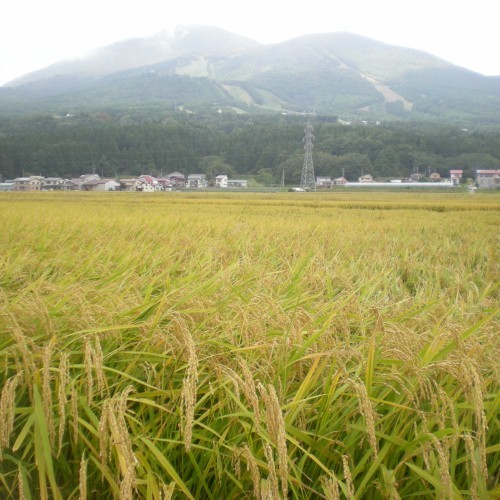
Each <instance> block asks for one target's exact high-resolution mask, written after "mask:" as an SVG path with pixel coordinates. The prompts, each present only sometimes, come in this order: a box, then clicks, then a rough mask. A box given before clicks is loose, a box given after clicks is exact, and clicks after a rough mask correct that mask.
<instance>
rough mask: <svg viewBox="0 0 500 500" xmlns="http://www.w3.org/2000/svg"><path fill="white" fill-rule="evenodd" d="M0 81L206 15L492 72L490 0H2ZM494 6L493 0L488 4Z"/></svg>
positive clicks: (493, 13)
mask: <svg viewBox="0 0 500 500" xmlns="http://www.w3.org/2000/svg"><path fill="white" fill-rule="evenodd" d="M2 3H3V5H2V9H1V10H0V12H1V21H0V85H2V84H4V83H5V82H7V81H9V80H11V79H13V78H16V77H18V76H20V75H22V74H25V73H28V72H30V71H34V70H36V69H39V68H42V67H44V66H47V65H49V64H51V63H54V62H57V61H60V60H61V59H66V58H71V57H74V56H77V55H80V54H83V53H85V52H86V51H90V50H91V49H94V48H97V47H100V46H103V45H107V44H110V43H113V42H116V41H119V40H123V39H126V38H130V37H134V36H148V35H154V34H155V33H157V32H159V31H161V30H164V29H171V28H172V27H174V26H175V25H178V24H187V25H189V24H206V25H211V26H218V27H221V28H224V29H227V30H228V31H231V32H233V33H238V34H240V35H245V36H247V37H250V38H253V39H254V40H257V41H259V42H262V43H277V42H282V41H284V40H287V39H290V38H293V37H296V36H300V35H304V34H307V33H320V32H336V31H348V32H351V33H356V34H359V35H364V36H367V37H370V38H374V39H375V40H379V41H382V42H386V43H390V44H394V45H401V46H404V47H412V48H416V49H421V50H423V51H425V52H429V53H431V54H434V55H436V56H438V57H440V58H442V59H445V60H447V61H449V62H451V63H454V64H457V65H459V66H463V67H465V68H468V69H471V70H473V71H477V72H479V73H483V74H486V75H500V56H499V54H498V47H499V46H500V42H499V37H498V28H497V26H498V23H499V18H498V14H499V13H500V2H499V1H498V0H474V1H472V2H471V1H468V2H460V1H458V0H453V1H452V0H419V1H416V0H342V1H341V2H335V1H332V0H330V1H326V0H304V2H299V1H295V2H294V1H290V0H288V1H285V0H252V1H249V2H238V1H236V0H179V1H177V2H172V1H168V0H139V1H133V2H132V1H130V0H86V1H81V0H73V1H72V0H4V1H3V2H2ZM497 5H498V7H497Z"/></svg>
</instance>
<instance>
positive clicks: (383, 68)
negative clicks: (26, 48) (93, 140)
mask: <svg viewBox="0 0 500 500" xmlns="http://www.w3.org/2000/svg"><path fill="white" fill-rule="evenodd" d="M111 59H112V60H113V61H114V63H113V64H110V63H109V61H110V60H111ZM102 68H105V71H104V70H103V69H102ZM16 82H17V83H16ZM14 83H15V85H12V82H11V85H10V86H9V85H4V86H3V87H2V88H0V104H3V105H4V106H7V108H8V110H10V112H11V113H16V112H19V110H21V109H22V108H23V104H22V103H23V101H24V109H26V108H28V107H29V106H30V104H31V105H32V107H33V108H34V109H40V110H46V109H47V108H50V106H52V109H54V110H55V109H57V106H58V105H59V104H60V103H61V102H63V101H64V100H65V99H66V100H67V99H68V98H69V95H71V99H72V102H74V101H78V102H79V103H80V107H81V108H82V109H86V110H89V109H103V108H106V110H110V109H113V108H126V107H128V108H129V109H132V110H133V109H137V108H140V107H146V108H148V109H152V110H153V109H155V106H158V105H160V106H161V107H162V108H163V109H167V108H168V109H177V110H178V109H188V110H190V111H192V112H197V111H200V110H201V109H205V110H210V109H221V108H224V107H226V108H227V109H228V110H230V109H232V110H234V111H235V112H242V113H243V112H277V111H280V112H286V111H292V112H306V113H311V112H315V113H320V114H327V115H337V116H343V117H344V118H346V117H347V118H349V117H350V116H352V117H356V118H363V117H365V118H367V119H370V120H371V119H374V120H375V119H387V118H388V117H390V118H392V119H403V120H408V119H420V120H425V119H427V120H444V121H450V120H455V121H457V122H463V123H467V122H478V123H480V122H486V123H499V122H500V118H499V117H500V77H488V76H484V75H481V74H479V73H475V72H473V71H470V70H467V69H464V68H460V67H459V66H456V65H453V64H451V63H448V62H446V61H444V60H442V59H440V58H438V57H436V56H433V55H431V54H428V53H426V52H423V51H420V50H417V49H408V48H404V47H398V46H393V45H389V44H385V43H383V42H379V41H376V40H372V39H370V38H367V37H364V36H361V35H354V34H351V33H346V32H339V33H320V34H309V35H303V36H301V37H297V38H292V39H290V40H287V41H285V42H281V43H277V44H268V45H263V44H259V43H258V42H255V41H253V40H251V39H248V38H246V37H242V36H240V35H236V34H233V33H229V32H227V31H225V30H222V29H220V28H212V27H207V26H197V27H193V28H184V29H183V30H180V31H177V32H176V33H174V34H173V35H171V34H165V33H164V34H161V33H160V34H157V35H155V36H154V37H149V38H137V39H131V40H125V41H121V42H117V43H115V44H112V45H110V46H107V47H104V48H102V49H100V50H99V51H98V52H97V53H96V54H94V56H93V57H91V58H90V59H88V60H87V63H84V62H83V61H80V62H79V63H78V64H76V65H75V64H73V65H72V64H71V63H64V62H61V63H56V65H51V66H49V67H47V68H44V69H42V70H39V71H38V72H34V73H31V74H28V75H24V76H23V77H20V78H18V79H16V80H14ZM58 102H59V104H57V103H58ZM82 103H84V104H82ZM179 105H180V106H179ZM16 110H17V111H16ZM8 112H9V111H8Z"/></svg>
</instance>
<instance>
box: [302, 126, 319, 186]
mask: <svg viewBox="0 0 500 500" xmlns="http://www.w3.org/2000/svg"><path fill="white" fill-rule="evenodd" d="M304 132H305V133H306V135H305V137H304V143H305V144H304V151H305V154H304V166H303V167H302V177H301V179H300V187H301V188H302V189H306V190H308V191H316V178H315V177H314V165H313V156H312V150H313V140H314V135H313V126H312V124H311V120H308V121H307V125H306V128H305V129H304Z"/></svg>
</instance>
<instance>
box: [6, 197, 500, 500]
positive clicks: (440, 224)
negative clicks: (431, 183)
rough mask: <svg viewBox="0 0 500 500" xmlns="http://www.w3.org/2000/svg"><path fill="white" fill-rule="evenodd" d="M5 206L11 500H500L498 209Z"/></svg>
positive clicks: (408, 203) (471, 202)
mask: <svg viewBox="0 0 500 500" xmlns="http://www.w3.org/2000/svg"><path fill="white" fill-rule="evenodd" d="M0 210H1V214H2V222H3V224H2V230H1V232H0V311H1V312H0V368H1V370H0V373H1V375H0V380H1V387H2V388H3V390H2V394H1V401H0V421H1V424H2V426H1V432H0V439H1V443H0V445H1V450H0V453H1V455H0V459H1V461H0V492H1V496H2V498H18V497H21V496H24V498H29V497H30V496H31V498H49V497H50V498H65V499H66V498H78V497H80V498H82V497H86V496H87V497H88V498H96V497H100V498H111V497H119V496H120V497H121V498H132V497H133V496H137V497H140V498H151V499H155V498H164V497H169V496H170V495H171V494H173V496H174V497H177V496H178V497H187V498H217V499H220V498H241V497H271V498H278V497H280V496H281V497H283V496H287V495H288V496H289V497H296V498H318V497H322V496H323V497H326V498H337V497H339V496H340V497H346V496H347V497H351V498H382V497H383V498H397V497H398V495H399V496H401V497H410V496H416V497H418V496H421V497H427V498H429V497H434V496H438V497H445V498H448V497H454V498H460V497H463V498H469V497H472V498H487V497H488V496H490V497H494V496H495V495H498V493H499V490H498V476H495V473H496V472H498V470H499V457H500V454H499V451H500V446H499V444H498V442H499V439H498V438H499V434H498V421H497V418H498V409H499V401H500V398H499V396H498V389H499V370H498V366H499V364H498V359H499V347H500V346H499V340H498V326H499V325H498V315H497V313H498V253H496V252H497V249H498V247H497V244H498V223H499V204H498V197H496V196H481V195H480V194H476V195H473V196H470V195H469V196H468V195H464V194H448V193H447V194H430V193H429V194H423V193H421V194H409V193H408V194H406V193H391V194H389V193H384V194H381V193H350V194H349V193H346V194H330V195H313V194H307V193H306V194H285V193H282V194H274V195H238V196H231V195H225V196H222V195H221V196H216V195H211V194H203V195H196V194H188V195H182V194H178V193H171V194H162V195H135V194H119V193H116V194H102V195H92V194H86V193H76V194H75V193H70V194H59V195H58V194H49V193H40V194H33V195H28V194H16V193H7V194H3V195H0Z"/></svg>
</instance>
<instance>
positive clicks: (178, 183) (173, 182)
mask: <svg viewBox="0 0 500 500" xmlns="http://www.w3.org/2000/svg"><path fill="white" fill-rule="evenodd" d="M166 179H168V180H169V181H170V187H173V188H183V187H186V176H185V175H184V174H181V173H180V172H172V173H170V174H168V175H167V176H166Z"/></svg>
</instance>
